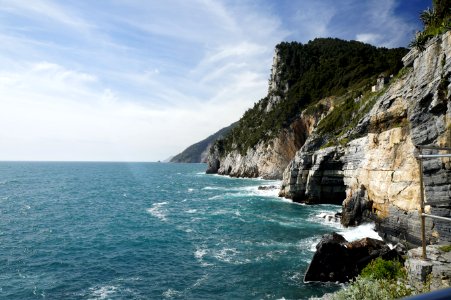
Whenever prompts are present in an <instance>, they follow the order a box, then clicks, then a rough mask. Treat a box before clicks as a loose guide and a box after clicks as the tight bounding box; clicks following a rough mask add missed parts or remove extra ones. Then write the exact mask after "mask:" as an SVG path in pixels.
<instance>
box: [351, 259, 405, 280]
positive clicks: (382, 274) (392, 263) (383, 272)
mask: <svg viewBox="0 0 451 300" xmlns="http://www.w3.org/2000/svg"><path fill="white" fill-rule="evenodd" d="M360 276H362V277H367V278H374V279H387V280H395V279H398V278H404V277H405V276H406V271H405V270H404V267H403V265H402V263H400V262H399V261H396V260H383V259H382V258H380V257H378V258H376V259H375V260H373V261H372V262H370V263H369V264H368V265H367V266H366V267H365V268H364V269H363V270H362V272H361V273H360Z"/></svg>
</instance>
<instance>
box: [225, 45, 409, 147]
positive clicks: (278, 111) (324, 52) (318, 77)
mask: <svg viewBox="0 0 451 300" xmlns="http://www.w3.org/2000/svg"><path fill="white" fill-rule="evenodd" d="M276 48H277V51H278V53H279V56H280V69H279V70H278V74H279V75H280V82H279V84H278V86H279V87H280V88H279V90H276V91H272V92H271V94H270V95H268V96H267V97H265V98H263V99H261V100H260V101H259V102H257V103H255V105H254V107H252V108H251V109H249V110H248V111H247V112H246V113H245V114H244V115H243V117H242V118H241V119H240V121H239V123H238V125H237V126H236V127H235V128H234V129H233V130H232V131H231V132H230V133H229V134H228V135H227V136H226V137H225V138H224V140H223V141H221V143H222V145H221V146H222V148H223V150H224V152H229V151H231V150H238V151H240V152H241V153H242V154H244V153H246V151H247V149H249V148H251V147H254V146H255V145H256V144H257V143H258V142H260V141H267V140H269V139H271V138H274V137H275V136H277V134H278V133H279V132H280V131H281V130H282V129H283V128H287V127H288V126H289V125H290V124H291V123H292V121H293V120H294V119H295V118H296V117H298V116H299V114H300V113H301V111H302V110H303V109H305V108H307V107H309V109H310V110H311V112H312V113H315V112H314V110H315V109H314V107H316V106H315V105H316V104H317V103H318V101H319V100H320V99H322V98H325V97H328V96H332V95H334V96H339V97H348V98H349V99H351V98H352V96H358V95H360V94H362V93H363V92H364V91H368V90H369V89H370V87H371V85H372V84H374V82H375V80H376V77H377V76H378V75H379V74H381V73H384V74H386V75H389V74H396V73H397V72H398V71H399V70H400V69H401V68H402V62H401V58H402V57H403V56H404V55H405V54H406V52H407V49H404V48H396V49H386V48H376V47H374V46H371V45H368V44H364V43H361V42H357V41H343V40H339V39H332V38H325V39H324V38H321V39H315V40H313V41H310V42H308V43H307V44H301V43H297V42H290V43H287V42H284V43H281V44H279V45H277V46H276ZM285 86H288V90H284V89H283V88H282V87H285ZM276 96H279V97H280V100H279V101H276V103H270V99H271V98H274V97H276ZM354 98H355V97H354ZM354 98H352V99H354ZM352 99H351V100H349V101H347V100H346V101H345V102H346V103H348V102H349V103H348V104H347V105H349V107H347V108H346V110H352V109H354V108H355V107H353V104H352V103H351V101H353V100H352ZM268 105H272V107H271V109H268ZM358 105H360V104H358ZM316 108H319V109H320V108H321V107H316ZM341 118H343V116H341ZM339 119H340V118H336V120H335V121H337V122H340V121H339ZM333 127H334V129H336V128H339V127H340V124H338V123H336V124H335V125H334V126H333ZM217 146H219V145H218V144H217Z"/></svg>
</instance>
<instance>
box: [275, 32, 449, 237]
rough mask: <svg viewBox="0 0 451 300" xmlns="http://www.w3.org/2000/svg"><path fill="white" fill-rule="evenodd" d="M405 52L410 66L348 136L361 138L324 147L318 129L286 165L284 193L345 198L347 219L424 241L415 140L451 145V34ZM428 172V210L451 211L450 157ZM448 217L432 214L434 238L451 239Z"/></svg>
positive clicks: (427, 166)
mask: <svg viewBox="0 0 451 300" xmlns="http://www.w3.org/2000/svg"><path fill="white" fill-rule="evenodd" d="M408 57H409V59H408V60H406V61H407V62H408V63H410V64H413V65H410V66H409V65H407V66H406V68H407V70H408V71H407V72H406V74H405V75H404V76H403V77H402V78H399V79H396V80H395V81H394V82H393V83H391V85H390V86H389V88H388V89H387V90H386V91H385V92H384V93H383V94H381V96H380V97H379V98H378V100H377V101H376V103H375V105H374V106H373V108H372V109H371V111H370V112H369V113H368V114H367V115H366V116H364V117H363V118H362V120H361V121H360V122H359V124H358V125H357V126H356V128H353V129H352V130H351V131H350V132H348V134H347V136H349V137H356V136H360V137H359V138H355V139H353V140H351V141H350V142H348V143H347V144H346V145H344V146H338V147H329V148H325V149H320V146H321V145H324V144H325V143H324V141H321V137H318V136H315V131H313V135H312V137H311V138H309V139H308V140H307V141H306V143H305V145H304V146H303V147H302V148H301V150H300V151H299V152H298V153H296V156H295V158H294V159H293V160H292V161H291V162H290V163H289V165H288V167H287V169H286V170H285V171H284V175H283V183H282V187H281V191H280V195H281V196H284V197H288V198H292V199H294V200H298V201H304V202H309V203H324V202H327V203H337V202H340V201H343V200H344V201H343V218H342V222H343V224H344V225H346V226H349V225H356V224H359V223H361V222H362V221H364V220H366V219H372V220H374V221H376V224H377V229H378V230H379V232H380V233H381V235H383V236H384V237H385V238H386V239H388V240H393V241H400V242H405V243H407V244H410V245H415V244H418V243H419V242H420V230H419V222H420V218H419V216H418V209H419V199H420V186H419V176H420V171H419V165H418V161H417V159H416V156H417V154H418V152H417V149H416V145H434V146H442V147H444V146H446V147H451V101H450V95H451V84H450V81H451V32H448V33H446V34H445V35H443V36H441V37H437V38H435V39H434V40H433V41H431V42H430V43H429V45H428V46H427V48H426V50H425V51H423V52H421V53H419V52H416V51H411V53H409V55H408ZM424 178H425V180H424V184H425V194H426V199H427V204H428V206H427V210H428V211H429V212H431V213H435V214H438V215H442V216H450V213H451V163H450V159H449V158H442V159H434V160H430V161H425V163H424ZM342 190H345V193H342V192H341V191H342ZM325 192H326V193H325ZM327 193H329V194H327ZM444 222H445V221H435V220H430V219H428V220H427V224H426V227H427V239H428V241H429V242H435V241H448V242H449V241H451V231H450V227H451V226H448V225H449V224H448V225H445V224H444Z"/></svg>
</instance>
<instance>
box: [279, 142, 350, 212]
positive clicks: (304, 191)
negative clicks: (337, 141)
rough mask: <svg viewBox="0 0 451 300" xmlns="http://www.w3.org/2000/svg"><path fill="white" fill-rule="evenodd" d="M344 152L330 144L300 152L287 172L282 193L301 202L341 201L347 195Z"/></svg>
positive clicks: (339, 202)
mask: <svg viewBox="0 0 451 300" xmlns="http://www.w3.org/2000/svg"><path fill="white" fill-rule="evenodd" d="M342 151H343V149H340V148H334V147H329V148H326V149H322V150H318V151H315V152H303V151H301V152H299V153H298V155H296V157H295V159H294V160H293V161H292V162H291V163H290V165H289V167H288V168H287V169H286V171H285V174H284V185H282V190H281V192H280V196H284V197H287V198H290V199H293V201H298V202H306V203H334V204H341V203H342V202H343V199H344V197H345V185H344V182H343V178H344V176H343V159H342V158H343V152H342ZM287 177H288V178H289V179H288V180H287ZM286 183H288V184H286Z"/></svg>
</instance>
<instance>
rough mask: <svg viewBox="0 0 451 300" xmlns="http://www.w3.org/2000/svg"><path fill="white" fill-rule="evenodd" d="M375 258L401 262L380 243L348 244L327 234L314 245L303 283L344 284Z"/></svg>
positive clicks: (375, 241) (394, 251)
mask: <svg viewBox="0 0 451 300" xmlns="http://www.w3.org/2000/svg"><path fill="white" fill-rule="evenodd" d="M377 257H382V258H384V259H395V258H398V259H401V260H402V258H401V257H400V256H399V255H398V253H397V252H396V250H390V248H389V247H388V246H387V245H386V244H385V243H384V242H382V241H379V240H375V239H371V238H364V239H361V240H357V241H354V242H348V241H346V239H345V238H344V237H343V236H341V235H339V234H337V233H332V234H326V235H324V236H323V237H322V239H321V241H320V242H319V243H318V245H316V253H315V255H314V256H313V259H312V262H311V263H310V265H309V267H308V269H307V272H306V274H305V277H304V281H322V282H327V281H331V282H337V281H338V282H347V281H349V280H351V279H353V278H355V277H356V276H357V275H358V274H359V273H360V271H361V270H362V269H363V268H365V267H366V265H368V264H369V263H370V262H371V261H372V260H373V259H376V258H377Z"/></svg>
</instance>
